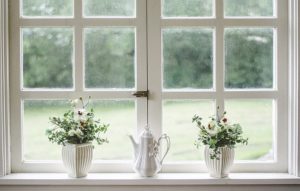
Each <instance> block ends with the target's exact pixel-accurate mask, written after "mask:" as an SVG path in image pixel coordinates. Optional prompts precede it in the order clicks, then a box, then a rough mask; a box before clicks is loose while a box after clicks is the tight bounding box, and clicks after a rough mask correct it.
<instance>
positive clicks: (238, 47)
mask: <svg viewBox="0 0 300 191" xmlns="http://www.w3.org/2000/svg"><path fill="white" fill-rule="evenodd" d="M273 36H274V34H273V29H267V28H261V29H226V30H225V48H226V50H225V58H226V74H225V80H226V82H225V86H226V88H273V38H274V37H273Z"/></svg>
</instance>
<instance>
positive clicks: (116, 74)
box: [85, 28, 135, 88]
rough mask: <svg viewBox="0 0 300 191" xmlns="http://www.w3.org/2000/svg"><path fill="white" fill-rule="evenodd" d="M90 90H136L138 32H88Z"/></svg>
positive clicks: (87, 68) (88, 77)
mask: <svg viewBox="0 0 300 191" xmlns="http://www.w3.org/2000/svg"><path fill="white" fill-rule="evenodd" d="M85 64H86V69H85V80H86V81H85V83H86V87H87V88H134V87H135V29H134V28H93V29H92V28H91V29H86V30H85Z"/></svg>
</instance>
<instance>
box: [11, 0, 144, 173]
mask: <svg viewBox="0 0 300 191" xmlns="http://www.w3.org/2000/svg"><path fill="white" fill-rule="evenodd" d="M73 1H74V17H66V18H62V17H53V18H52V17H43V18H42V17H22V16H21V15H20V13H21V11H20V8H19V7H20V2H21V0H10V1H9V3H10V13H9V14H10V27H11V28H10V30H11V31H14V32H13V33H11V34H10V39H11V40H10V47H11V50H12V51H11V52H10V95H11V102H10V109H11V113H13V114H14V115H11V123H10V126H11V129H12V131H11V139H12V140H15V141H14V143H13V144H12V145H11V159H12V160H11V163H12V165H11V170H12V172H63V169H64V168H63V165H62V163H61V162H60V161H49V162H48V161H42V162H40V161H28V160H24V159H23V154H22V153H23V147H22V138H23V137H22V129H23V128H22V118H23V112H22V111H23V101H24V100H68V99H75V98H78V97H89V96H91V97H92V99H94V100H132V101H135V103H136V119H138V120H137V127H144V126H145V124H147V99H141V98H136V97H134V96H133V95H132V93H133V92H134V91H142V90H147V79H146V76H147V57H146V11H145V10H146V0H139V1H137V3H136V7H137V12H136V17H135V18H130V17H124V18H121V17H119V18H118V17H114V18H107V17H95V18H92V17H84V16H83V14H82V13H83V5H82V3H83V2H82V0H73ZM75 2H76V3H75ZM23 27H24V28H26V27H70V28H72V29H73V30H74V33H73V34H74V35H73V36H74V37H73V39H74V63H73V84H74V87H73V89H28V88H22V73H23V71H22V64H21V63H22V60H21V55H22V50H21V28H23ZM93 27H134V28H136V29H135V30H136V54H135V55H136V59H135V60H136V63H135V79H136V83H135V88H133V89H119V90H118V89H87V88H85V87H84V85H85V84H84V79H85V78H84V71H85V70H84V64H83V63H84V56H83V55H84V35H83V34H84V29H85V28H93ZM139 129H140V128H137V131H140V130H139ZM130 163H131V161H95V162H94V163H93V165H92V167H91V169H92V171H91V172H129V171H131V170H132V168H131V166H130Z"/></svg>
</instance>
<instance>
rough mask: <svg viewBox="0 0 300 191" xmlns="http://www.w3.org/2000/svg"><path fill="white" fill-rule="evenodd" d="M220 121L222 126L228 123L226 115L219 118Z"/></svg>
mask: <svg viewBox="0 0 300 191" xmlns="http://www.w3.org/2000/svg"><path fill="white" fill-rule="evenodd" d="M220 123H221V124H222V125H223V126H226V125H228V119H227V118H226V117H222V119H221V120H220Z"/></svg>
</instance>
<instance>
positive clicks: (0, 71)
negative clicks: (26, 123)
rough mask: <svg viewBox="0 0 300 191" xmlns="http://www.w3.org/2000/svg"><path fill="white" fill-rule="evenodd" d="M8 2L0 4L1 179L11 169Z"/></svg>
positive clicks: (6, 0)
mask: <svg viewBox="0 0 300 191" xmlns="http://www.w3.org/2000/svg"><path fill="white" fill-rule="evenodd" d="M7 4H8V0H3V1H1V2H0V177H1V176H5V175H6V174H8V173H9V172H10V167H9V163H10V162H9V161H10V160H9V150H8V149H9V132H8V131H9V100H8V99H9V95H8V93H9V83H8V6H7Z"/></svg>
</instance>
